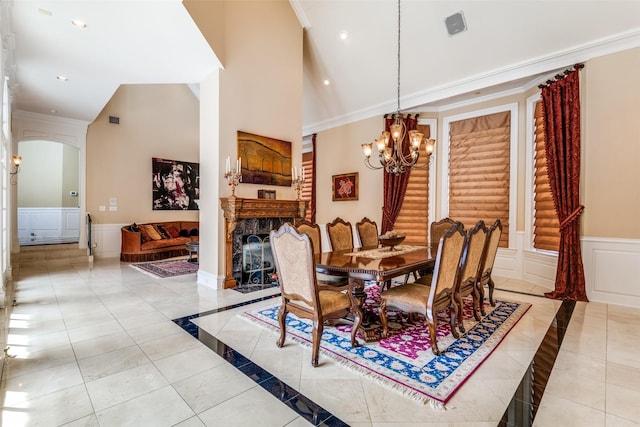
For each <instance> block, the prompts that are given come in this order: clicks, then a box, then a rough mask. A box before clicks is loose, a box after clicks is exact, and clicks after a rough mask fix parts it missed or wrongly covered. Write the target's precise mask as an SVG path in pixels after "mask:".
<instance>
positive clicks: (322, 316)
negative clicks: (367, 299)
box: [269, 223, 362, 367]
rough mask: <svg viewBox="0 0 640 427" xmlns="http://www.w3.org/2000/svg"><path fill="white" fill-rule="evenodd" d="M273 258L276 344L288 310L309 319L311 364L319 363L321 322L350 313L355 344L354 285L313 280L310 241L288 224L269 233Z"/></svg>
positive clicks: (284, 331) (358, 311)
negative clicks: (276, 293)
mask: <svg viewBox="0 0 640 427" xmlns="http://www.w3.org/2000/svg"><path fill="white" fill-rule="evenodd" d="M269 240H270V242H271V249H272V251H273V259H274V262H275V264H276V271H277V272H278V273H277V274H278V279H279V283H280V292H281V294H282V304H281V305H280V309H279V310H278V324H279V325H280V338H279V339H278V341H277V343H276V344H277V345H278V347H282V346H283V345H284V342H285V339H286V334H287V327H286V320H287V315H288V314H289V312H291V313H293V314H295V315H296V316H298V317H300V318H305V319H311V320H312V324H313V326H312V334H311V335H312V350H311V365H313V366H314V367H316V366H318V353H319V349H320V340H321V339H322V331H323V329H324V323H325V321H327V320H336V319H341V318H343V317H344V316H346V315H347V314H352V315H353V318H354V324H353V327H352V330H351V346H352V347H357V346H358V342H357V341H356V332H357V331H358V329H359V328H360V325H361V323H362V310H361V309H360V304H359V301H358V300H357V299H356V298H355V297H354V296H353V290H354V287H355V285H354V284H348V285H345V286H329V285H322V284H320V283H318V281H317V280H316V269H315V263H314V257H313V249H312V244H311V240H310V239H309V236H308V235H306V234H301V233H298V231H297V230H296V229H295V228H294V227H293V226H292V225H291V224H289V223H285V224H283V225H282V226H281V227H280V228H279V229H278V230H272V231H271V232H270V233H269Z"/></svg>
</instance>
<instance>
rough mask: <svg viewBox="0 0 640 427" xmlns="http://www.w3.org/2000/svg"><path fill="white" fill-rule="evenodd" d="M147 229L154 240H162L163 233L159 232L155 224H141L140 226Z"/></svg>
mask: <svg viewBox="0 0 640 427" xmlns="http://www.w3.org/2000/svg"><path fill="white" fill-rule="evenodd" d="M143 227H144V229H145V230H147V234H148V235H149V237H151V238H152V239H153V240H162V235H161V234H160V233H158V230H156V229H155V228H153V225H144V226H140V228H143Z"/></svg>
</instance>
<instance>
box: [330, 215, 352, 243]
mask: <svg viewBox="0 0 640 427" xmlns="http://www.w3.org/2000/svg"><path fill="white" fill-rule="evenodd" d="M327 234H328V235H329V242H330V243H331V250H332V251H343V250H347V249H352V248H353V229H352V228H351V223H349V222H346V221H345V220H343V219H342V218H340V217H338V218H336V219H334V220H333V221H331V222H330V223H329V224H327Z"/></svg>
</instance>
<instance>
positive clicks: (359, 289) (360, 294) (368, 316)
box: [353, 279, 380, 342]
mask: <svg viewBox="0 0 640 427" xmlns="http://www.w3.org/2000/svg"><path fill="white" fill-rule="evenodd" d="M353 280H354V282H355V283H357V286H356V287H355V288H354V289H353V296H354V297H355V298H357V299H358V301H359V302H360V309H361V310H362V324H361V325H360V333H361V334H362V336H363V337H364V340H365V341H367V342H371V341H377V340H378V337H377V335H376V333H375V332H376V330H377V329H378V326H379V320H380V318H379V317H378V315H376V314H375V313H373V312H371V311H368V310H365V309H364V302H365V300H366V299H367V293H366V292H365V291H364V280H361V279H353Z"/></svg>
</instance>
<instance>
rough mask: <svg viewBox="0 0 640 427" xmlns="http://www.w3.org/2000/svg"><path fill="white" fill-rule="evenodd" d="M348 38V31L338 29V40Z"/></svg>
mask: <svg viewBox="0 0 640 427" xmlns="http://www.w3.org/2000/svg"><path fill="white" fill-rule="evenodd" d="M348 38H349V33H348V32H347V31H344V30H343V31H340V40H346V39H348Z"/></svg>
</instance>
